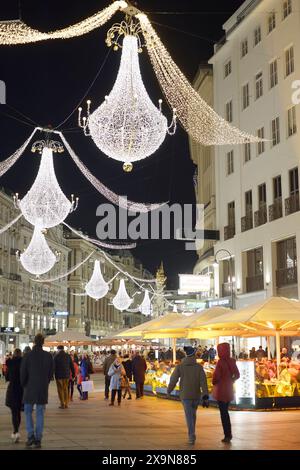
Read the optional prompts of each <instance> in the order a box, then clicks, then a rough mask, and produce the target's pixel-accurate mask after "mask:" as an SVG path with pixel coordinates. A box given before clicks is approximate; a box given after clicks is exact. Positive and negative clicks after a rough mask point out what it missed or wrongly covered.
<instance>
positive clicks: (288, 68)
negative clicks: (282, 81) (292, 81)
mask: <svg viewBox="0 0 300 470" xmlns="http://www.w3.org/2000/svg"><path fill="white" fill-rule="evenodd" d="M294 70H295V63H294V46H291V47H289V48H288V49H286V51H285V76H286V77H288V76H289V75H291V73H293V72H294Z"/></svg>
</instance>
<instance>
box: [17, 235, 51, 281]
mask: <svg viewBox="0 0 300 470" xmlns="http://www.w3.org/2000/svg"><path fill="white" fill-rule="evenodd" d="M17 256H18V259H19V260H20V263H21V264H22V266H23V268H24V269H25V270H26V271H28V272H30V273H31V274H35V275H36V276H40V275H41V274H45V273H47V272H48V271H50V269H52V268H53V266H54V264H55V263H56V261H58V258H59V254H58V253H56V254H54V253H53V251H52V250H50V248H49V246H48V244H47V242H46V239H45V236H44V234H43V233H42V230H41V228H40V227H35V228H34V231H33V235H32V239H31V241H30V243H29V245H28V247H27V248H26V250H25V251H24V252H23V253H21V254H19V253H18V254H17Z"/></svg>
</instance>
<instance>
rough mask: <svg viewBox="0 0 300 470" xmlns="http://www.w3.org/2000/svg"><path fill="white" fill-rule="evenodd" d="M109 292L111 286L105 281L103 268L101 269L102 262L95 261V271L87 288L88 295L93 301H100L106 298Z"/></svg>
mask: <svg viewBox="0 0 300 470" xmlns="http://www.w3.org/2000/svg"><path fill="white" fill-rule="evenodd" d="M108 291H109V285H108V283H107V282H105V280H104V279H103V276H102V272H101V267H100V261H99V260H95V263H94V271H93V274H92V277H91V279H90V280H89V282H88V283H87V285H86V286H85V292H86V293H87V295H89V296H90V297H92V298H93V299H95V300H99V299H102V297H105V296H106V294H107V293H108Z"/></svg>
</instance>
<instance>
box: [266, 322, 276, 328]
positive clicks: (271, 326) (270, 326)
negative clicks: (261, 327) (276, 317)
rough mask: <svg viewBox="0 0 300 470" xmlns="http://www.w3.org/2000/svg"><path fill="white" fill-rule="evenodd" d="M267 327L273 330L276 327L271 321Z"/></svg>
mask: <svg viewBox="0 0 300 470" xmlns="http://www.w3.org/2000/svg"><path fill="white" fill-rule="evenodd" d="M267 325H268V327H269V328H272V330H275V326H274V325H273V323H271V322H270V321H267Z"/></svg>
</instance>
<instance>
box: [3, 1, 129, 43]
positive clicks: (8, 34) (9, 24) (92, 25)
mask: <svg viewBox="0 0 300 470" xmlns="http://www.w3.org/2000/svg"><path fill="white" fill-rule="evenodd" d="M126 7H127V3H126V2H125V1H115V2H114V3H112V4H111V5H109V6H108V7H107V8H105V9H104V10H102V11H99V12H98V13H96V14H95V15H92V16H91V17H89V18H87V19H85V20H83V21H80V22H79V23H76V24H74V25H72V26H68V27H67V28H63V29H60V30H57V31H51V32H49V33H43V32H41V31H37V30H36V29H32V28H30V27H29V26H27V25H26V24H25V23H23V22H22V21H20V20H17V21H1V22H0V44H3V45H16V44H28V43H32V42H38V41H45V40H47V39H70V38H73V37H76V36H83V35H84V34H87V33H89V32H90V31H93V30H94V29H96V28H99V27H100V26H102V25H103V24H105V23H106V22H107V21H108V20H109V19H110V18H111V17H112V16H113V15H114V14H115V13H116V12H117V11H118V10H119V9H123V8H126Z"/></svg>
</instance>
